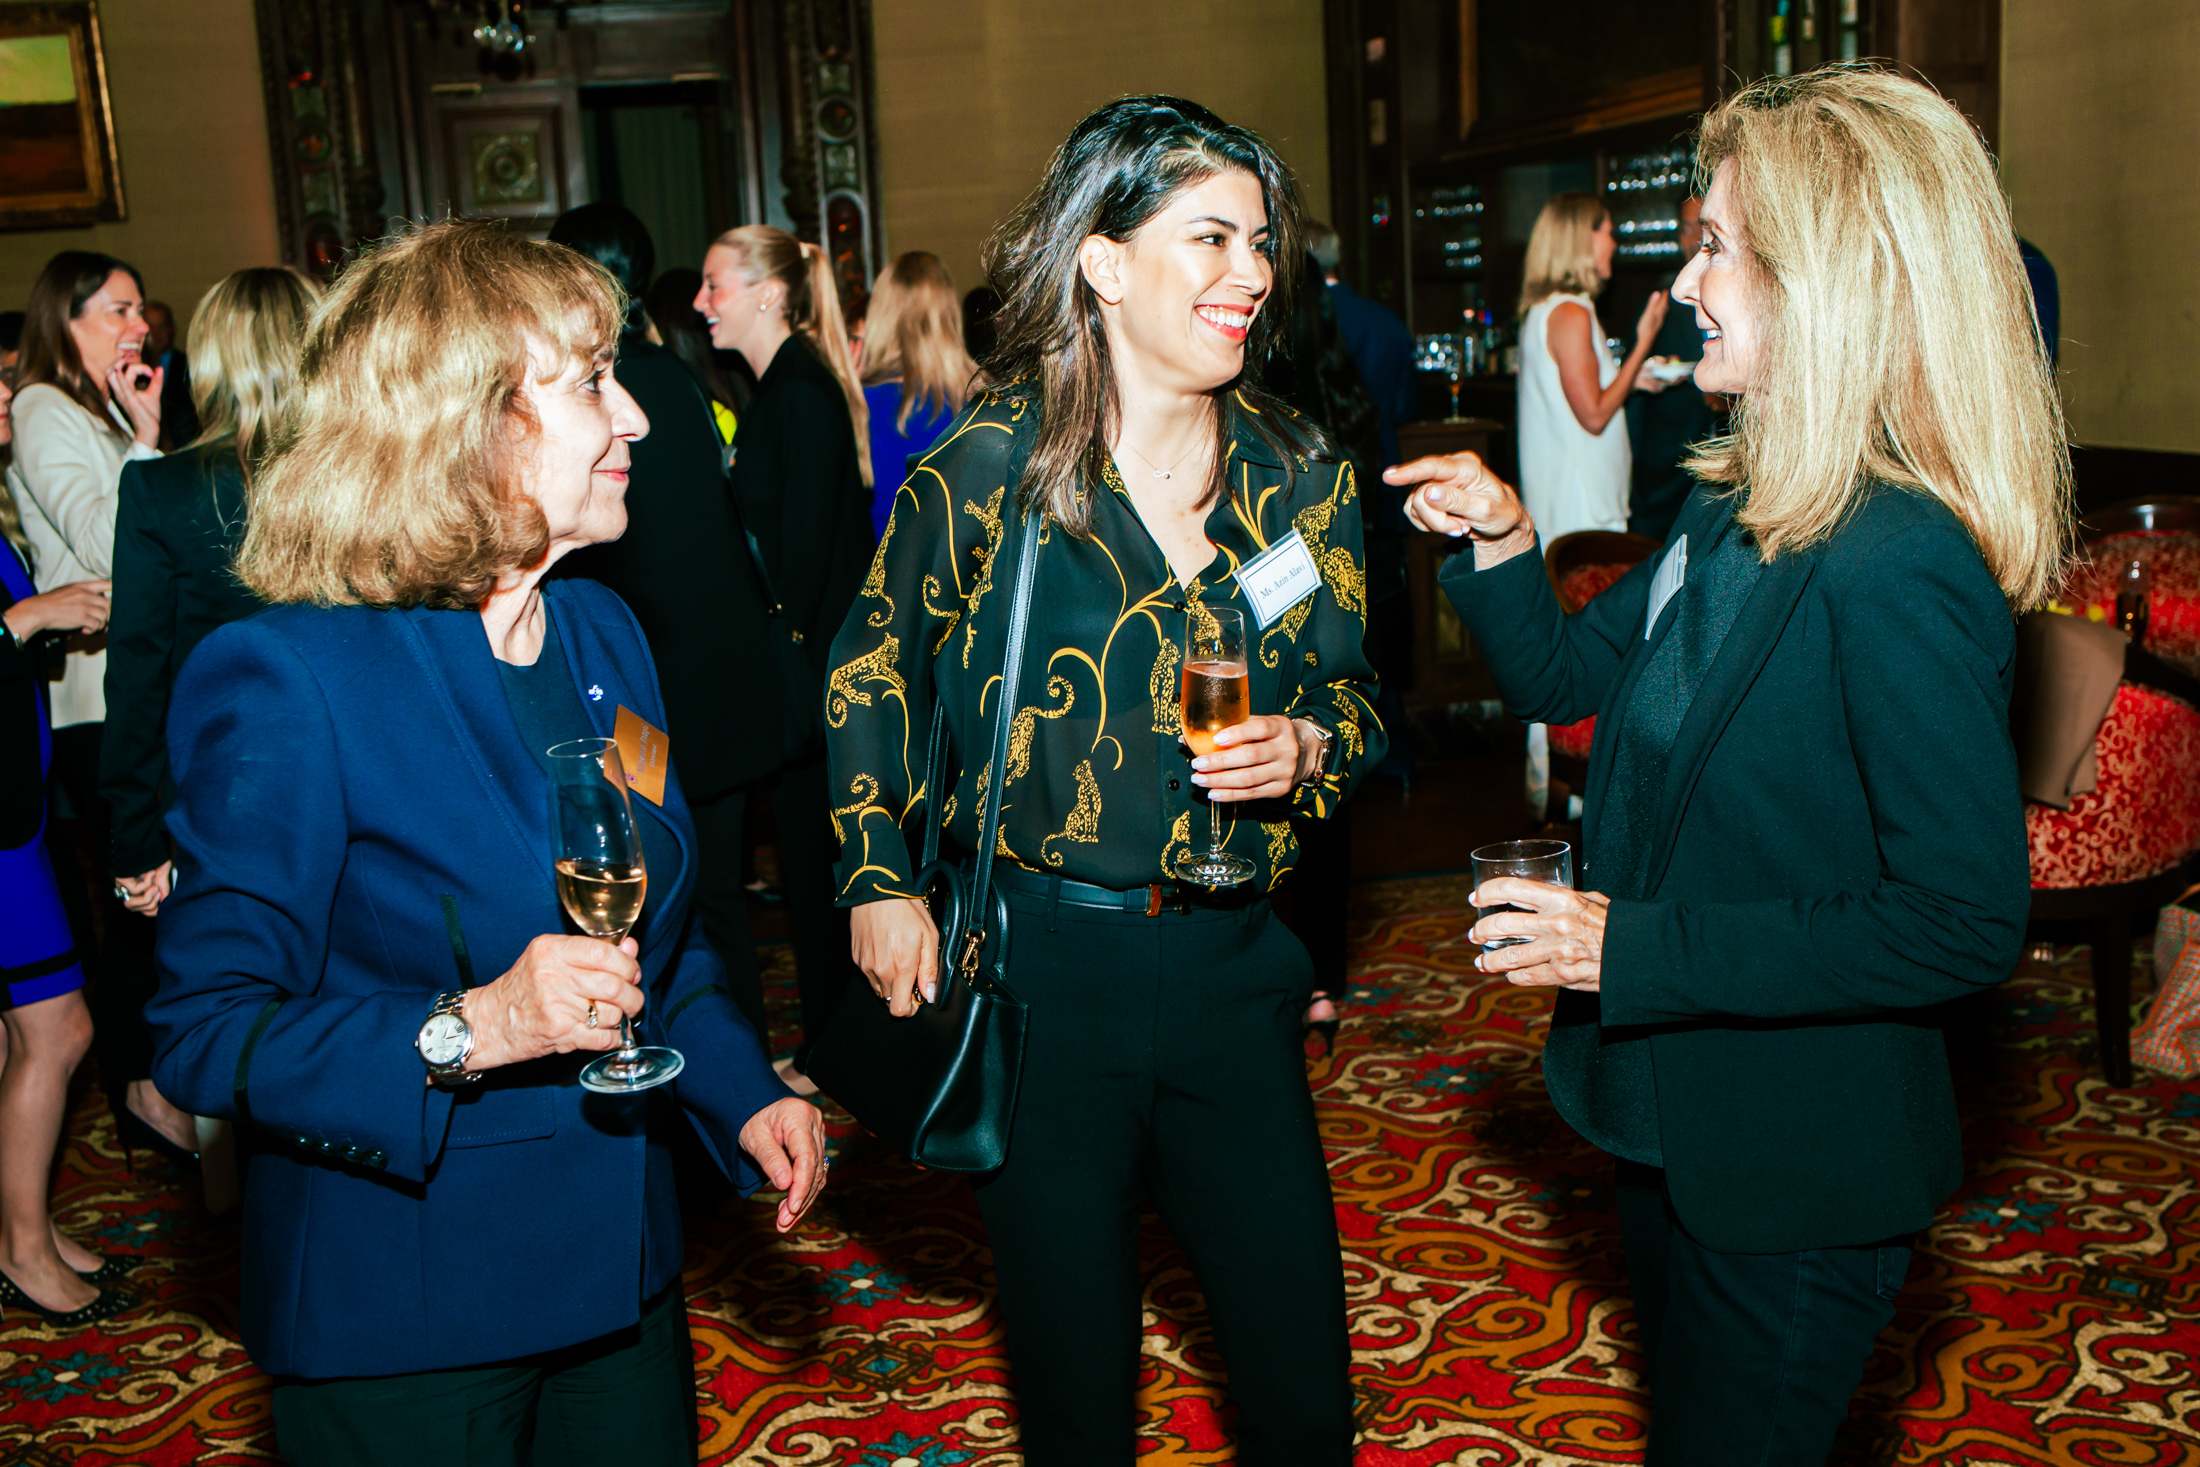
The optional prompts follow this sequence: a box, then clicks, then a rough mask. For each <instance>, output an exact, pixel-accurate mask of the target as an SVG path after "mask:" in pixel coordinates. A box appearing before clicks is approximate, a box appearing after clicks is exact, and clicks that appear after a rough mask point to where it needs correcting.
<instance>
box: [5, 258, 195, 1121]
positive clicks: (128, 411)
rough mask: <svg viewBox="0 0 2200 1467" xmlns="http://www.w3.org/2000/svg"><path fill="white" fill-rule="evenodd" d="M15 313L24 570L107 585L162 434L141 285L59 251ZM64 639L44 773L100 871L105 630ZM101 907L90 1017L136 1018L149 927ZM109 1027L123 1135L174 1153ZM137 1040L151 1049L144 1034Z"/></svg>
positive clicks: (112, 1024) (112, 1085) (155, 1104)
mask: <svg viewBox="0 0 2200 1467" xmlns="http://www.w3.org/2000/svg"><path fill="white" fill-rule="evenodd" d="M24 317H25V319H24V322H23V347H22V357H21V361H20V366H21V376H20V377H19V378H18V381H17V384H16V390H15V401H14V403H13V405H12V407H11V410H10V417H11V418H12V420H13V422H14V425H15V457H14V461H13V462H12V463H11V464H10V465H9V466H8V487H9V489H11V490H13V491H14V494H15V503H16V508H17V509H18V510H19V511H20V512H21V514H22V517H23V531H24V534H25V536H26V537H27V538H28V539H29V541H30V546H31V555H32V558H33V560H34V562H35V563H34V564H33V565H32V567H31V575H32V579H33V582H34V584H36V585H37V587H38V589H39V590H40V591H42V592H43V591H51V590H53V589H54V588H55V587H57V586H66V585H70V584H73V583H75V582H78V581H98V582H101V583H104V582H105V581H106V580H107V579H108V576H109V572H110V570H111V569H112V567H113V564H114V543H115V506H116V504H117V502H118V491H119V488H120V484H121V479H122V466H123V465H124V464H125V463H127V462H129V461H130V460H131V459H140V458H158V457H160V451H159V449H158V448H156V447H155V446H154V445H155V444H157V443H158V442H159V441H160V389H161V381H162V376H163V374H162V372H161V369H160V368H158V367H151V366H147V365H146V364H145V363H144V362H143V361H142V360H141V359H140V357H139V348H140V347H142V346H143V345H144V342H145V335H146V326H145V288H144V283H143V282H142V281H141V280H139V278H138V273H137V271H135V270H133V269H131V268H130V266H128V265H126V264H124V263H123V262H122V261H120V260H118V259H115V258H114V257H113V256H111V255H103V254H98V253H96V252H94V251H91V250H63V251H62V252H61V253H60V254H58V255H55V256H54V257H53V258H52V259H51V260H49V261H47V262H46V268H45V269H44V270H43V271H41V272H40V273H39V276H38V280H37V283H36V284H34V285H32V286H31V293H30V299H29V300H28V301H27V302H26V303H25V307H24ZM66 646H67V649H68V650H67V655H66V657H65V658H64V660H63V663H62V674H61V681H60V682H59V683H58V684H57V685H55V687H54V688H53V697H52V705H51V706H52V710H53V729H54V734H53V775H54V782H55V783H56V784H57V785H59V786H60V789H61V792H62V794H63V795H64V796H65V797H66V800H67V806H68V809H67V813H68V814H69V815H71V816H73V817H74V818H76V819H78V820H82V821H85V822H86V823H87V824H88V825H89V826H90V827H91V830H92V837H93V841H94V844H95V849H97V851H98V853H99V856H98V859H99V863H100V870H101V871H102V872H104V871H105V870H106V866H107V850H106V846H107V804H106V801H105V800H104V799H102V798H101V797H100V794H99V743H100V735H101V731H102V726H103V725H104V724H105V722H106V718H107V699H106V694H105V690H104V688H103V686H102V685H103V682H104V680H105V677H106V673H107V639H106V634H105V633H104V631H102V632H101V633H99V634H97V635H78V636H74V637H71V638H70V639H69V641H68V642H67V643H66ZM57 813H58V812H57ZM55 854H56V856H57V857H58V858H59V860H58V862H57V865H58V867H59V870H58V873H57V874H58V875H59V877H60V883H61V894H62V901H63V904H64V905H65V906H67V907H68V908H69V910H70V919H71V922H72V924H73V925H75V926H76V927H77V929H78V938H79V946H80V948H86V949H88V948H89V947H90V938H91V933H90V931H89V930H87V929H88V928H89V921H88V919H89V915H90V914H89V913H88V912H87V911H86V910H85V909H84V908H85V903H84V900H83V897H82V892H83V890H84V882H83V879H82V877H81V876H80V875H79V874H78V873H79V867H78V864H77V863H76V862H75V861H74V860H73V859H70V853H68V852H67V851H66V849H65V848H57V849H56V852H55ZM104 916H105V921H104V922H103V923H102V924H101V927H102V929H103V931H102V936H101V938H100V941H99V946H98V961H97V966H96V969H95V973H94V994H93V1000H94V1001H93V1015H94V1019H95V1021H96V1022H97V1024H98V1026H99V1028H100V1029H101V1030H103V1031H105V1030H110V1029H117V1028H119V1027H121V1026H137V1025H140V1024H141V1023H142V1021H141V1020H140V1019H139V1018H138V1016H137V1014H136V1013H135V1008H136V1005H135V1004H124V1005H122V1008H123V1009H124V1010H127V1011H128V1012H118V1011H117V1008H116V1006H115V1004H114V1002H113V1000H115V999H116V998H118V997H120V996H122V995H125V994H137V993H141V992H146V993H149V992H150V991H151V989H152V971H153V957H152V949H153V924H152V923H151V922H150V921H148V920H146V919H145V918H144V917H140V916H133V915H131V914H129V913H127V912H126V911H125V910H124V909H123V906H122V904H121V902H120V900H119V899H117V900H116V901H114V902H113V904H112V905H110V906H108V907H107V909H106V911H105V914H104ZM118 1037H120V1036H119V1034H103V1035H102V1036H101V1039H102V1041H103V1042H102V1046H101V1058H102V1060H103V1061H107V1062H106V1063H103V1064H102V1066H101V1069H102V1074H101V1080H102V1082H103V1083H104V1084H105V1085H106V1087H107V1092H108V1097H107V1098H108V1102H109V1103H110V1104H111V1105H113V1106H114V1108H115V1118H116V1121H117V1124H118V1126H120V1127H121V1128H122V1133H123V1139H124V1141H125V1142H126V1143H129V1142H134V1143H135V1144H137V1145H141V1146H152V1147H154V1148H155V1149H160V1148H161V1143H162V1142H166V1143H167V1146H168V1148H170V1149H172V1150H173V1151H175V1152H181V1153H190V1152H195V1151H196V1150H197V1139H196V1135H195V1128H194V1127H193V1124H192V1121H191V1117H190V1116H188V1115H186V1114H185V1113H184V1112H183V1111H181V1110H178V1109H177V1108H176V1107H175V1106H173V1105H170V1104H169V1103H168V1102H167V1101H166V1100H164V1099H163V1098H162V1097H161V1095H160V1093H159V1092H158V1091H157V1090H155V1089H154V1088H153V1084H152V1081H151V1080H149V1079H147V1078H145V1076H144V1075H143V1074H142V1073H140V1074H127V1073H124V1074H115V1073H108V1071H111V1070H114V1069H116V1068H118V1066H117V1065H115V1064H114V1063H113V1062H112V1059H111V1056H110V1054H109V1051H108V1049H107V1047H106V1044H105V1042H104V1041H105V1040H109V1039H115V1038H118ZM138 1047H140V1048H143V1049H146V1050H147V1051H148V1052H149V1050H150V1045H149V1044H141V1045H140V1046H138ZM148 1057H149V1053H148ZM119 1068H123V1069H138V1070H142V1069H143V1068H144V1066H143V1065H142V1064H140V1065H130V1066H120V1067H119ZM118 1092H119V1093H118Z"/></svg>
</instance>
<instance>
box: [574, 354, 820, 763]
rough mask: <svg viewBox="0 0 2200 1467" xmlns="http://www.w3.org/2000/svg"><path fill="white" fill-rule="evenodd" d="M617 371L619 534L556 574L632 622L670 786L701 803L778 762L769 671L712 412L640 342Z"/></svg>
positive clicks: (751, 572)
mask: <svg viewBox="0 0 2200 1467" xmlns="http://www.w3.org/2000/svg"><path fill="white" fill-rule="evenodd" d="M618 376H619V381H620V382H621V383H622V384H623V385H624V386H625V387H626V390H627V391H629V392H631V393H633V394H634V400H635V401H636V402H637V403H639V404H641V408H642V411H643V413H645V414H646V415H647V416H648V418H649V432H648V434H647V435H646V436H644V437H643V438H642V439H640V440H639V441H638V442H636V443H635V444H634V469H633V475H632V478H631V479H630V480H629V486H628V488H627V491H626V517H627V524H626V533H625V534H624V535H622V536H620V537H619V538H618V539H616V540H613V541H609V542H607V543H605V544H602V545H591V546H589V547H588V548H586V549H585V550H576V551H574V552H573V553H572V554H571V555H568V556H567V557H566V558H565V559H564V560H562V561H560V562H559V564H558V574H559V575H561V576H583V577H587V578H589V579H592V580H596V581H601V582H602V583H603V584H604V585H606V586H609V587H610V588H611V589H612V590H613V591H616V592H617V593H618V594H619V599H620V600H622V601H624V602H625V603H626V604H627V606H628V607H629V608H630V609H631V610H632V611H633V613H634V619H635V620H636V621H638V622H640V623H641V624H642V632H643V634H644V635H645V636H647V637H648V638H649V647H650V651H651V652H652V653H653V654H654V655H655V657H656V660H657V675H658V677H659V679H660V680H661V681H662V682H663V684H664V695H665V717H666V718H668V719H669V720H671V723H670V726H669V727H667V728H666V730H665V732H666V733H667V734H669V735H670V736H671V738H672V758H673V762H674V763H675V764H676V765H678V766H679V770H680V783H681V785H682V786H683V787H684V788H685V789H686V790H687V794H688V798H689V799H691V800H707V799H710V798H712V797H714V796H717V795H721V794H724V793H725V792H726V791H728V790H730V789H732V788H733V787H734V786H736V785H740V784H746V783H747V782H749V781H750V780H754V779H761V778H763V777H764V776H765V775H767V774H769V773H771V772H772V771H773V770H774V769H776V768H778V767H779V748H780V739H781V729H780V725H781V722H782V719H781V714H780V696H781V690H780V678H779V663H778V660H777V659H776V657H774V655H773V653H772V650H771V642H770V640H769V637H770V631H769V628H768V627H767V625H766V623H765V619H764V593H763V591H762V590H761V589H760V588H759V587H758V585H757V581H756V571H755V567H754V565H753V563H752V562H751V561H750V558H749V549H748V546H747V544H746V543H744V540H745V536H744V533H743V530H742V527H741V523H740V518H739V516H738V514H737V513H736V511H735V508H734V504H733V500H732V498H731V496H730V494H729V493H728V490H727V485H726V470H725V464H724V461H723V460H722V459H721V458H720V457H719V448H718V429H717V425H716V424H715V423H714V422H713V420H712V418H711V413H710V405H709V404H708V403H707V402H706V401H704V398H703V394H702V392H701V391H700V390H699V389H698V388H697V387H696V385H695V379H694V378H693V377H692V376H690V375H689V373H688V370H687V368H685V367H683V366H682V365H681V364H680V359H679V358H678V357H675V356H674V355H673V354H672V353H671V352H669V351H666V350H665V349H664V348H663V347H660V346H652V345H651V344H650V343H648V342H647V341H643V340H641V339H639V338H634V337H629V338H628V339H626V340H625V341H622V342H621V343H620V344H619V366H618ZM746 426H747V425H746V424H745V423H744V425H743V427H744V431H745V430H746Z"/></svg>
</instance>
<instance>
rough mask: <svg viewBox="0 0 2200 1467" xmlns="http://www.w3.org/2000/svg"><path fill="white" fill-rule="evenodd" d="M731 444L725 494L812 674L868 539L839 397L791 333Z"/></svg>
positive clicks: (867, 516) (866, 559)
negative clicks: (748, 532) (758, 553)
mask: <svg viewBox="0 0 2200 1467" xmlns="http://www.w3.org/2000/svg"><path fill="white" fill-rule="evenodd" d="M733 446H734V461H733V491H734V498H735V500H736V501H737V502H738V503H739V504H740V506H741V513H742V514H743V515H744V516H745V517H746V518H747V520H748V523H749V528H750V529H752V530H753V531H755V532H756V538H757V542H758V544H759V545H760V546H761V548H762V550H763V554H764V569H765V571H766V572H767V573H768V574H769V575H770V576H771V581H772V590H773V591H775V592H776V593H777V594H778V596H779V601H780V604H781V605H782V606H783V607H785V608H786V613H787V621H788V624H789V625H790V626H791V627H792V628H793V629H794V630H795V631H796V632H798V633H800V634H801V637H802V650H803V651H804V652H805V653H807V654H808V655H809V658H810V665H811V666H812V667H814V668H815V669H816V670H817V675H818V677H819V679H820V680H822V679H823V678H824V676H825V671H826V662H827V661H828V659H829V658H830V656H831V652H832V642H833V637H834V636H835V635H836V634H837V633H838V632H839V631H840V623H841V621H842V619H843V618H845V617H846V616H847V614H848V608H849V607H850V606H851V605H853V604H854V603H855V599H856V592H857V590H858V589H860V588H861V587H862V585H863V578H864V576H865V574H866V573H867V572H868V571H869V570H870V566H871V553H872V551H873V550H875V549H876V548H877V541H876V540H875V539H874V538H873V536H872V534H871V496H870V492H869V491H868V490H866V489H865V488H864V487H863V474H862V471H861V470H860V469H858V468H857V467H856V433H855V420H854V419H853V418H851V417H850V416H849V414H848V399H847V397H846V396H845V395H843V394H842V392H841V390H840V382H839V379H838V378H836V377H834V376H833V373H832V369H831V368H829V367H827V366H826V365H825V364H824V363H823V362H821V361H819V360H818V358H817V354H816V353H815V352H813V351H812V350H810V345H809V343H808V342H807V341H805V340H804V339H803V337H802V335H801V333H799V332H797V333H796V334H794V335H792V336H790V337H788V338H787V339H786V341H784V342H782V343H781V344H780V347H779V354H778V355H777V356H775V357H773V358H772V364H771V366H770V367H769V368H768V369H767V370H766V371H765V373H764V375H763V378H762V380H760V381H759V382H758V383H757V384H756V395H755V396H754V397H752V398H750V399H749V406H748V410H747V411H746V412H744V413H743V414H742V415H741V431H740V432H739V433H738V434H737V435H735V437H734V440H733Z"/></svg>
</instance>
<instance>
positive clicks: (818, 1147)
mask: <svg viewBox="0 0 2200 1467" xmlns="http://www.w3.org/2000/svg"><path fill="white" fill-rule="evenodd" d="M741 1149H742V1150H743V1151H746V1152H747V1153H748V1154H749V1155H750V1156H751V1157H752V1158H754V1159H755V1161H756V1164H757V1165H758V1166H760V1167H762V1168H763V1169H764V1175H765V1176H767V1177H769V1178H771V1183H772V1185H773V1186H774V1187H778V1188H780V1189H781V1190H782V1191H784V1192H785V1193H786V1194H787V1195H786V1196H785V1197H783V1198H781V1199H780V1201H779V1217H778V1224H779V1231H781V1232H782V1233H784V1232H786V1231H788V1230H789V1229H791V1228H793V1227H794V1225H795V1224H796V1223H798V1222H800V1221H802V1214H803V1213H805V1212H808V1211H809V1210H810V1204H811V1203H813V1202H815V1201H817V1194H818V1193H819V1192H822V1191H823V1190H825V1168H826V1160H825V1116H824V1113H823V1112H822V1111H820V1110H819V1109H818V1108H817V1107H816V1106H814V1105H812V1104H810V1103H809V1102H808V1101H807V1100H801V1099H798V1098H795V1097H793V1096H790V1097H788V1098H787V1099H785V1100H775V1101H773V1102H772V1103H771V1104H770V1105H767V1106H765V1107H764V1108H763V1109H762V1110H760V1111H758V1112H757V1113H756V1114H755V1115H753V1116H750V1117H749V1123H748V1124H747V1125H745V1126H743V1127H742V1128H741Z"/></svg>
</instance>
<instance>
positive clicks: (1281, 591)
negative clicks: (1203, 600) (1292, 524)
mask: <svg viewBox="0 0 2200 1467" xmlns="http://www.w3.org/2000/svg"><path fill="white" fill-rule="evenodd" d="M1237 583H1238V585H1239V586H1240V587H1241V588H1242V589H1243V590H1244V592H1245V599H1246V600H1247V601H1248V602H1249V603H1251V605H1252V608H1253V619H1254V620H1255V621H1257V622H1259V623H1260V629H1261V630H1262V631H1267V630H1268V628H1270V627H1271V626H1274V625H1275V624H1276V622H1277V620H1278V619H1280V618H1281V617H1282V616H1283V614H1284V613H1285V612H1286V611H1289V610H1290V609H1291V608H1292V607H1294V606H1296V605H1298V604H1299V603H1300V602H1301V601H1304V600H1305V599H1306V598H1307V597H1309V596H1311V595H1313V594H1314V592H1315V591H1317V590H1319V589H1320V587H1321V583H1322V573H1321V571H1320V570H1318V569H1316V568H1315V565H1314V557H1313V556H1312V555H1311V554H1310V553H1308V551H1307V548H1306V541H1305V540H1304V539H1303V538H1302V537H1301V536H1300V535H1299V532H1298V531H1297V530H1293V531H1292V532H1291V533H1290V534H1288V535H1286V536H1284V538H1282V539H1281V540H1278V541H1277V542H1276V543H1275V544H1273V545H1271V546H1269V547H1268V548H1267V549H1266V550H1263V551H1262V552H1261V553H1260V554H1258V555H1256V556H1254V557H1253V558H1252V559H1251V560H1248V561H1247V562H1245V564H1243V565H1241V566H1239V567H1238V573H1237Z"/></svg>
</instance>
